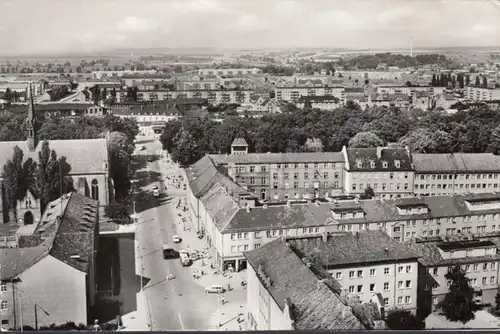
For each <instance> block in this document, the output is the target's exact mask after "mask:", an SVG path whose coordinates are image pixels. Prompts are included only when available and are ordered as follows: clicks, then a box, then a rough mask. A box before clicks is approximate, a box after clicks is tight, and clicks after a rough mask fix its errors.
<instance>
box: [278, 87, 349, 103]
mask: <svg viewBox="0 0 500 334" xmlns="http://www.w3.org/2000/svg"><path fill="white" fill-rule="evenodd" d="M274 93H275V96H276V100H277V101H288V102H296V101H298V100H299V98H300V97H301V96H335V97H337V98H338V99H339V100H340V103H341V104H344V103H345V88H343V87H276V88H275V89H274Z"/></svg>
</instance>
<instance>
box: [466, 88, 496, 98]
mask: <svg viewBox="0 0 500 334" xmlns="http://www.w3.org/2000/svg"><path fill="white" fill-rule="evenodd" d="M464 97H465V98H466V99H467V100H469V101H496V100H500V89H499V88H485V87H473V86H467V88H466V89H465V94H464Z"/></svg>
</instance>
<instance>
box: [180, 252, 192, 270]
mask: <svg viewBox="0 0 500 334" xmlns="http://www.w3.org/2000/svg"><path fill="white" fill-rule="evenodd" d="M179 258H180V260H181V264H182V266H184V267H188V266H189V265H191V262H192V261H191V257H190V256H189V253H188V252H187V251H185V250H180V251H179Z"/></svg>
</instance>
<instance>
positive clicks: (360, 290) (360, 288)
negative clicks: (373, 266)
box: [357, 285, 363, 293]
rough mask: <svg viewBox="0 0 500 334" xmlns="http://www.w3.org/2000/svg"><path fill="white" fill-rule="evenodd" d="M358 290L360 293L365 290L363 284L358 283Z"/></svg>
mask: <svg viewBox="0 0 500 334" xmlns="http://www.w3.org/2000/svg"><path fill="white" fill-rule="evenodd" d="M357 292H358V293H361V292H363V286H362V285H358V288H357Z"/></svg>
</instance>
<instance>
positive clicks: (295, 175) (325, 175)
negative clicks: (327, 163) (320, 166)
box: [273, 172, 340, 180]
mask: <svg viewBox="0 0 500 334" xmlns="http://www.w3.org/2000/svg"><path fill="white" fill-rule="evenodd" d="M278 177H279V174H278V173H273V179H275V180H277V179H278ZM299 177H300V174H299V173H297V172H296V173H293V178H294V179H295V180H298V179H299ZM283 178H284V179H289V178H290V174H289V173H284V174H283ZM313 178H314V179H319V178H321V174H320V173H319V172H316V173H314V174H313ZM323 178H324V179H328V172H323ZM333 178H335V179H338V178H340V173H339V172H335V173H334V174H333ZM304 179H306V180H307V179H309V173H308V172H304Z"/></svg>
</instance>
